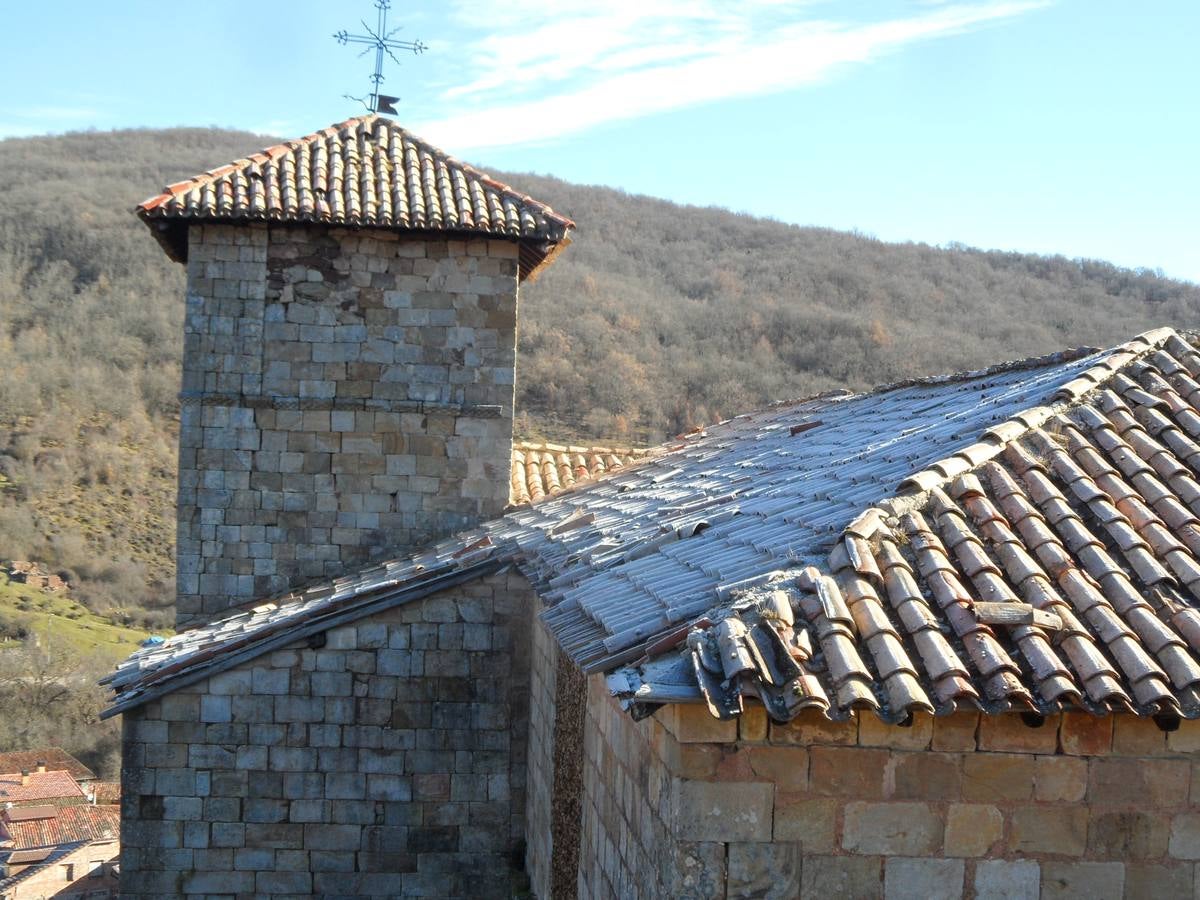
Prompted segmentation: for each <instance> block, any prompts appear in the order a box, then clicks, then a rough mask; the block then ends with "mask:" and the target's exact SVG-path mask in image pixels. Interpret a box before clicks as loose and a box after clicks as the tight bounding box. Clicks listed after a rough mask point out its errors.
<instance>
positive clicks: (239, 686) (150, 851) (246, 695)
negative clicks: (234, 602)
mask: <svg viewBox="0 0 1200 900" xmlns="http://www.w3.org/2000/svg"><path fill="white" fill-rule="evenodd" d="M530 606H531V592H530V590H529V587H528V583H527V582H525V581H524V579H523V578H521V576H519V575H517V574H515V573H508V574H499V575H494V576H491V577H489V578H486V579H480V580H479V581H476V582H472V583H470V584H467V585H463V586H460V587H457V588H453V589H448V590H446V591H443V592H441V593H439V594H435V595H433V596H431V597H428V598H426V599H425V600H423V601H418V602H415V603H412V604H409V605H406V606H402V607H398V608H395V609H392V610H389V611H386V612H383V613H379V614H376V615H373V616H371V617H368V618H365V619H363V620H361V621H359V622H356V623H354V624H351V625H346V626H340V627H337V628H334V629H332V630H330V631H328V632H326V633H325V641H324V644H323V645H321V642H320V641H319V640H318V641H301V642H298V643H296V644H294V645H292V646H290V647H288V648H286V649H283V650H279V651H276V652H273V653H268V654H264V655H263V656H261V657H258V658H256V659H253V660H250V661H248V662H246V663H244V664H243V665H241V666H239V667H237V668H235V669H231V670H229V671H227V672H223V673H220V674H217V675H214V676H212V677H211V678H209V679H207V680H205V681H202V682H199V683H197V684H195V685H191V686H188V687H185V688H183V689H181V690H179V691H176V692H174V693H172V694H169V695H167V696H165V697H163V698H161V699H159V700H155V701H151V702H149V703H147V704H146V705H145V706H142V707H140V708H138V709H135V710H132V711H130V712H128V713H126V714H125V716H124V748H123V762H122V784H123V799H122V833H121V840H122V848H121V859H122V870H121V888H122V896H125V897H163V896H178V897H195V898H199V897H209V896H214V895H223V896H233V895H241V896H249V895H251V894H253V895H254V896H258V897H267V898H271V897H284V896H297V895H320V896H325V897H331V898H332V897H351V896H399V895H403V896H424V897H433V896H439V897H445V896H467V895H469V896H476V897H487V896H494V897H508V896H509V895H510V891H511V890H512V881H511V878H512V876H513V868H512V867H513V865H514V859H513V857H514V854H515V853H516V852H517V850H518V848H519V847H520V845H521V841H522V839H523V837H524V833H525V775H526V738H527V734H528V723H527V712H528V706H527V703H528V696H529V668H528V666H529V647H528V634H529V631H530V627H529V626H530V623H529V620H528V616H529V610H530ZM516 864H517V865H519V860H517V861H516Z"/></svg>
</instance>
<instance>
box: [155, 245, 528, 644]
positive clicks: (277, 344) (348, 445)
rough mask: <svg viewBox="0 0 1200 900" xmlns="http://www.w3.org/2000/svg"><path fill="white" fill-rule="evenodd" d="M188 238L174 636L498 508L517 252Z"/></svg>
mask: <svg viewBox="0 0 1200 900" xmlns="http://www.w3.org/2000/svg"><path fill="white" fill-rule="evenodd" d="M188 241H189V244H188V287H187V292H188V293H187V314H186V320H185V344H184V367H183V393H182V395H181V399H182V411H181V422H180V452H179V520H178V534H177V538H178V541H177V561H178V585H177V588H178V603H177V620H178V623H179V624H183V625H186V624H188V623H190V622H194V621H196V620H201V619H211V618H213V617H215V616H216V615H217V614H218V613H220V612H221V611H222V610H224V609H226V608H228V607H229V606H232V605H235V604H237V603H241V602H245V601H247V600H252V599H257V598H261V597H266V596H270V595H273V594H277V593H280V592H283V591H286V590H288V589H290V588H292V587H295V586H297V585H300V584H303V583H305V582H307V581H312V580H316V579H323V578H329V577H334V576H337V575H341V574H343V573H345V572H346V571H349V570H352V569H353V568H355V567H356V566H359V565H361V564H363V563H365V562H368V561H369V560H373V559H378V558H380V557H383V556H385V555H394V554H397V553H399V552H402V551H403V550H404V549H406V548H409V547H416V546H421V545H424V544H427V543H429V542H430V541H433V540H435V539H437V538H440V537H444V536H446V535H448V534H451V533H453V532H455V531H458V530H461V529H463V528H464V527H467V526H470V525H473V524H475V523H477V522H479V521H480V520H482V519H486V518H490V517H492V516H494V515H497V514H499V513H500V512H501V510H502V509H503V507H504V505H505V503H506V502H507V499H508V472H509V454H510V452H511V443H512V415H513V389H514V364H515V354H516V349H515V348H516V310H517V264H518V260H517V252H518V248H517V245H516V244H515V243H512V242H510V241H506V240H475V241H469V242H467V241H454V240H444V239H425V238H414V237H411V236H410V237H401V236H398V235H396V234H394V233H390V232H385V231H356V230H352V229H328V228H302V227H294V226H270V227H267V226H254V225H246V226H231V225H203V226H201V225H194V226H192V227H191V228H190V230H189V234H188Z"/></svg>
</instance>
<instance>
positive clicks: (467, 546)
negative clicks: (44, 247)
mask: <svg viewBox="0 0 1200 900" xmlns="http://www.w3.org/2000/svg"><path fill="white" fill-rule="evenodd" d="M138 211H139V214H140V216H141V217H142V219H143V220H144V221H145V223H146V224H147V225H148V226H149V228H150V229H151V231H152V233H153V234H154V235H155V237H156V238H157V239H158V240H159V242H160V243H161V244H162V246H163V249H164V250H165V251H166V252H167V253H168V255H170V257H171V258H172V259H174V260H177V261H179V262H181V263H184V264H185V265H186V267H187V316H186V324H185V335H184V341H185V352H184V375H183V392H182V395H181V400H182V422H181V429H180V465H179V521H178V606H177V618H178V623H179V628H180V632H179V634H177V635H176V636H175V637H173V638H171V639H169V640H168V641H167V642H166V643H164V644H163V645H161V646H159V647H151V648H146V649H144V650H141V651H139V652H138V653H136V654H135V655H134V656H133V657H131V658H130V659H129V660H127V661H126V662H125V663H123V664H122V665H121V666H119V667H118V668H117V670H116V671H115V672H114V673H113V674H112V675H111V676H110V678H109V682H110V684H111V687H112V689H113V692H114V700H113V704H112V706H111V707H110V709H109V710H108V711H107V715H115V714H118V713H120V714H122V715H123V728H124V763H123V769H122V782H123V800H122V860H121V882H122V890H123V892H124V893H125V894H126V895H127V896H130V897H137V896H145V897H151V896H152V897H163V896H186V897H197V898H200V897H204V898H209V897H250V896H256V897H276V898H282V897H295V896H313V895H317V896H325V897H392V896H397V897H398V896H425V897H435V896H436V897H446V896H453V897H462V896H471V897H488V896H495V897H507V896H510V895H512V894H514V893H521V892H531V893H532V894H533V895H534V896H537V897H543V898H549V897H556V898H557V897H573V896H579V897H595V898H606V897H793V896H847V897H851V896H853V897H889V898H905V897H911V898H917V897H919V898H935V897H960V896H973V897H977V898H1000V897H1030V898H1037V897H1045V898H1051V897H1068V896H1089V897H1114V898H1116V897H1157V896H1182V895H1191V893H1192V892H1193V891H1194V890H1195V889H1196V887H1197V881H1196V879H1197V874H1198V873H1197V861H1200V812H1197V809H1196V803H1195V798H1197V797H1200V756H1198V755H1197V751H1200V725H1197V723H1196V721H1195V720H1196V718H1197V717H1200V351H1198V350H1197V345H1196V343H1195V342H1194V340H1193V337H1192V336H1190V335H1187V334H1182V333H1177V332H1175V331H1173V330H1171V329H1159V330H1157V331H1152V332H1148V333H1146V334H1143V335H1140V336H1138V337H1134V338H1132V339H1131V340H1130V341H1128V342H1127V343H1125V344H1123V345H1120V346H1118V347H1115V348H1111V349H1108V350H1096V349H1086V348H1085V349H1080V350H1070V351H1064V352H1061V353H1057V354H1054V355H1051V356H1047V357H1042V358H1039V359H1031V360H1025V361H1021V362H1017V363H1006V364H1001V365H996V366H993V367H991V368H988V369H982V370H979V371H975V372H968V373H962V374H959V375H953V376H940V377H933V378H928V379H921V380H915V381H909V382H905V383H900V384H894V385H888V386H884V387H881V388H878V389H876V390H874V391H872V392H869V393H866V394H858V395H851V394H845V393H832V394H825V395H820V396H817V397H812V398H807V399H803V400H799V401H794V402H789V403H781V404H776V405H774V406H772V407H770V408H768V409H765V410H762V411H759V412H756V413H752V414H749V415H744V416H738V417H736V418H733V419H730V420H728V421H725V422H721V423H719V424H716V425H713V426H711V427H708V428H704V429H700V430H697V431H695V432H693V433H690V434H688V435H684V436H681V437H680V438H678V439H676V440H675V441H673V442H671V443H669V444H668V445H666V446H663V447H661V448H657V449H656V450H654V451H652V452H649V453H646V454H644V455H642V456H641V457H639V458H637V459H635V460H631V461H630V462H629V464H628V465H613V466H612V467H611V469H612V470H611V471H608V472H606V473H603V474H594V473H593V472H592V471H589V469H588V467H587V466H586V465H584V466H582V467H581V470H580V472H579V475H580V477H579V478H578V479H577V480H576V479H575V478H573V477H571V478H564V479H562V480H561V481H560V479H558V477H557V475H556V474H555V466H556V462H555V458H554V457H553V455H552V454H546V456H545V462H544V463H543V462H541V460H542V459H543V457H542V456H540V455H538V456H537V457H536V459H537V460H538V462H536V463H534V462H528V460H533V459H535V456H534V455H533V454H532V453H531V454H529V455H528V457H527V456H526V455H525V454H522V455H521V456H520V460H521V461H520V463H519V464H518V465H517V467H516V468H515V469H513V468H510V467H511V466H512V464H513V458H514V457H513V453H512V451H513V447H512V422H513V399H514V383H515V373H516V354H515V346H516V333H517V325H518V319H517V310H518V304H517V294H518V288H519V285H520V284H521V283H522V282H523V281H526V280H528V279H530V278H533V277H536V276H537V275H538V273H539V272H540V271H541V270H542V269H543V268H544V267H546V266H547V265H549V264H550V263H551V262H552V261H553V259H554V257H555V255H556V254H557V253H558V252H560V251H562V250H563V249H564V248H565V247H566V246H567V244H568V243H569V242H570V239H571V234H572V229H573V227H574V226H573V223H572V222H571V221H570V220H569V219H567V218H565V217H564V216H562V215H560V214H558V213H556V212H554V211H553V210H551V209H550V208H549V207H548V206H546V205H545V204H543V203H540V202H538V201H536V200H533V199H532V198H530V197H528V196H525V195H523V194H521V193H519V192H518V191H516V190H515V189H513V188H512V187H509V186H508V185H505V184H501V183H499V182H497V181H495V180H494V179H492V178H490V177H489V176H487V175H485V174H484V173H482V172H480V171H478V170H476V169H474V168H472V167H470V166H468V165H465V164H463V163H461V162H459V161H457V160H455V159H453V158H451V157H449V156H447V155H446V154H444V153H442V152H441V151H439V150H437V149H435V148H433V147H431V146H429V145H428V144H426V143H425V142H423V141H421V140H420V139H419V138H417V137H415V136H413V135H412V134H410V133H409V132H407V131H406V130H404V129H403V128H401V127H399V126H398V125H397V124H396V123H394V122H392V121H389V120H387V119H385V118H381V117H377V116H367V117H362V118H356V119H351V120H349V121H347V122H344V123H341V124H339V125H335V126H333V127H331V128H328V129H325V130H323V131H320V132H317V133H315V134H312V135H309V136H307V137H304V138H301V139H299V140H296V141H290V142H287V143H284V144H281V145H279V146H275V147H271V148H268V149H266V150H264V151H262V152H261V153H259V154H256V155H254V156H251V157H249V158H246V159H242V160H238V161H236V162H234V163H232V164H230V165H228V166H224V167H222V168H218V169H214V170H212V171H210V172H208V173H206V174H203V175H200V176H197V177H196V178H193V179H191V180H189V181H185V182H181V183H179V184H174V185H171V186H169V187H168V188H167V189H166V190H165V191H164V192H163V193H162V194H160V195H159V196H156V197H154V198H152V199H150V200H148V201H146V202H145V203H143V204H142V205H141V206H140V207H139V210H138ZM813 339H814V340H818V339H819V336H814V338H813ZM571 459H572V457H571V454H570V453H569V452H564V462H563V464H564V466H565V467H566V469H567V473H566V474H570V470H571V466H572V462H571ZM543 464H544V465H545V466H546V467H547V468H546V470H545V476H546V478H545V481H539V482H538V487H537V489H536V490H524V492H522V491H520V490H515V489H513V490H510V480H511V479H513V477H514V474H515V475H516V476H517V480H520V477H519V476H520V473H521V470H522V467H524V466H526V465H531V466H533V467H534V468H535V469H536V468H538V467H539V466H541V465H543ZM535 474H537V473H535ZM585 476H586V477H585ZM565 481H574V482H575V483H573V484H570V485H569V486H568V485H565V484H564V483H562V482H565ZM546 485H549V486H550V487H549V488H547V487H546ZM554 487H558V488H560V489H559V490H557V491H555V490H553V488H554ZM547 492H549V493H548V495H546V496H543V495H545V494H547ZM510 496H511V497H512V498H513V499H515V500H516V501H518V502H516V503H514V504H511V505H510V504H509V500H510Z"/></svg>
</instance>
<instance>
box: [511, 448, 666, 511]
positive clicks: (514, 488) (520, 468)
mask: <svg viewBox="0 0 1200 900" xmlns="http://www.w3.org/2000/svg"><path fill="white" fill-rule="evenodd" d="M650 452H651V451H650V450H643V449H631V448H628V447H576V446H573V445H571V446H568V445H566V444H546V443H539V442H536V441H519V442H517V443H515V444H513V448H512V462H511V466H512V470H511V473H510V480H509V493H508V502H509V504H510V505H511V506H521V505H523V504H526V503H537V502H538V501H539V500H542V499H544V498H545V497H547V496H549V495H551V494H557V493H558V492H559V491H563V490H566V489H567V488H569V487H572V486H573V485H576V484H582V483H583V482H585V481H588V480H589V479H592V478H595V477H596V476H598V475H604V474H606V473H608V472H615V471H616V470H617V469H621V468H624V467H625V466H627V465H629V464H630V463H631V462H633V461H634V460H637V459H641V458H643V457H644V456H646V455H647V454H648V453H650Z"/></svg>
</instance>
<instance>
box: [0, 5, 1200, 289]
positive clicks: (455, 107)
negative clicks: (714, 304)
mask: <svg viewBox="0 0 1200 900" xmlns="http://www.w3.org/2000/svg"><path fill="white" fill-rule="evenodd" d="M548 10H550V12H547V11H548ZM0 14H2V15H3V17H4V18H3V21H4V27H3V29H2V30H0V31H2V33H0V84H3V85H4V90H3V91H0V136H20V135H28V134H42V133H46V132H61V131H66V130H78V129H84V128H98V129H107V128H125V127H134V126H151V127H162V126H171V125H222V126H229V127H235V128H242V129H248V130H252V131H256V132H260V133H264V134H273V135H278V136H282V137H296V136H299V135H302V134H306V133H308V132H311V131H313V130H315V129H316V128H319V127H323V126H325V125H327V124H330V123H332V122H335V121H339V120H342V119H345V118H347V117H349V116H351V115H355V114H356V113H357V111H358V110H359V109H360V108H358V107H356V106H355V105H354V104H353V103H352V102H350V101H347V100H345V99H344V98H343V96H342V95H343V94H345V93H352V94H364V93H367V92H368V91H369V87H368V84H367V79H366V76H367V75H368V74H369V72H370V69H371V65H372V62H371V60H370V59H369V58H362V59H359V58H357V56H356V51H355V50H354V49H351V48H349V47H343V46H339V45H338V44H337V43H336V42H335V41H334V40H333V38H332V36H331V35H332V33H333V32H335V31H337V30H339V29H341V28H349V29H351V30H360V29H359V26H358V20H359V19H360V18H366V19H367V20H368V21H369V22H374V16H375V10H374V8H373V5H372V2H371V0H342V2H339V3H330V2H327V0H326V2H318V0H288V2H287V3H279V2H274V3H270V2H267V3H248V2H245V0H237V2H234V0H209V2H205V3H197V2H193V0H173V2H164V0H114V2H111V3H95V2H91V0H87V2H85V0H64V2H59V3H41V4H28V3H20V4H19V3H17V2H15V0H4V2H0ZM390 15H391V23H392V24H394V25H402V26H403V30H402V31H401V32H400V34H399V35H398V36H399V37H402V38H408V39H413V38H419V39H421V40H423V41H424V42H425V43H426V44H427V45H428V47H429V49H428V51H427V52H426V53H425V54H424V55H423V56H420V57H413V56H403V57H401V60H402V65H400V66H396V65H395V64H390V63H389V66H388V68H387V69H386V70H385V73H386V75H387V79H388V80H387V82H386V84H385V93H392V94H398V95H400V96H401V98H402V101H401V103H400V106H399V110H400V114H399V116H398V117H397V118H398V119H399V120H400V121H401V122H402V123H403V124H405V125H406V126H408V127H410V128H411V129H412V130H413V131H414V132H416V133H417V134H420V135H422V136H423V137H426V138H428V139H429V140H431V141H433V142H434V143H437V144H439V145H440V146H442V147H443V148H445V149H446V150H448V151H450V152H452V153H454V154H455V155H457V156H460V157H462V158H464V159H468V160H470V161H472V162H475V163H477V164H479V165H482V166H484V167H487V168H496V169H505V170H509V171H537V172H544V173H549V174H554V175H558V176H560V177H562V178H566V179H568V180H571V181H577V182H584V183H594V184H606V185H612V186H614V187H620V188H623V189H626V190H629V191H632V192H636V193H646V194H652V195H656V196H660V197H667V198H669V199H672V200H677V201H680V202H686V203H695V204H700V205H718V206H724V207H728V208H730V209H734V210H738V211H745V212H749V213H753V214H756V215H764V216H772V217H774V218H777V219H780V220H783V221H787V222H795V223H799V224H804V225H821V226H828V227H832V228H839V229H852V228H853V229H858V230H859V231H862V232H865V233H868V234H872V235H875V236H877V237H879V238H882V239H884V240H896V241H903V240H916V241H926V242H929V243H934V244H945V243H948V242H951V241H959V242H962V243H966V244H970V245H973V246H980V247H987V248H1000V249H1014V250H1029V251H1035V252H1040V253H1062V254H1065V255H1067V256H1072V257H1074V256H1085V257H1092V258H1099V259H1108V260H1111V261H1113V262H1115V263H1118V264H1120V265H1125V266H1134V267H1147V268H1161V269H1162V270H1164V271H1165V272H1166V273H1167V274H1168V275H1172V276H1175V277H1180V278H1187V279H1190V280H1193V281H1200V251H1198V249H1197V248H1198V247H1200V228H1198V227H1197V210H1200V117H1198V116H1197V114H1196V112H1197V96H1198V93H1200V54H1197V53H1196V50H1195V38H1196V35H1197V34H1198V33H1200V4H1197V3H1195V2H1194V0H1148V2H1142V3H1133V2H1117V0H971V2H967V0H964V2H956V0H874V2H867V0H858V2H854V0H842V2H821V0H794V2H788V0H740V2H736V3H731V2H728V0H687V2H683V0H632V2H631V0H606V2H604V3H596V2H573V0H561V2H559V3H557V4H547V3H545V2H544V0H537V2H534V0H441V2H434V0H412V2H407V3H405V2H401V0H394V3H393V9H392V11H391V14H390ZM221 162H224V161H223V160H213V163H214V165H216V164H218V163H221ZM181 174H184V173H181ZM580 224H581V225H582V226H583V227H584V228H586V223H580Z"/></svg>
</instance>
